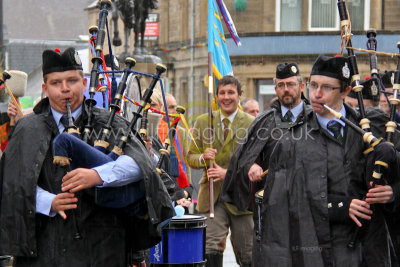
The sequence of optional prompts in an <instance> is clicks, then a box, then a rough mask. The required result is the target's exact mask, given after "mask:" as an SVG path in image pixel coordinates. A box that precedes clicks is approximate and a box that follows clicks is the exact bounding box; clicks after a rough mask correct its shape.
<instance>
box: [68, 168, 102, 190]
mask: <svg viewBox="0 0 400 267" xmlns="http://www.w3.org/2000/svg"><path fill="white" fill-rule="evenodd" d="M62 181H63V183H62V185H61V189H62V191H63V192H66V191H69V192H71V193H75V192H78V191H80V190H83V189H86V188H91V187H93V186H95V185H100V184H102V183H103V181H102V180H101V178H100V176H99V174H98V173H97V172H96V171H95V170H92V169H84V168H78V169H75V170H73V171H70V172H68V173H67V174H66V175H65V176H64V177H63V179H62Z"/></svg>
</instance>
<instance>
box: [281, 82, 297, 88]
mask: <svg viewBox="0 0 400 267" xmlns="http://www.w3.org/2000/svg"><path fill="white" fill-rule="evenodd" d="M297 85H299V83H295V82H287V83H284V82H281V83H278V84H277V85H276V88H278V89H279V90H284V89H285V87H287V88H288V89H295V88H296V86H297Z"/></svg>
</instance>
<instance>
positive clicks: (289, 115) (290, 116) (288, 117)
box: [284, 109, 293, 122]
mask: <svg viewBox="0 0 400 267" xmlns="http://www.w3.org/2000/svg"><path fill="white" fill-rule="evenodd" d="M284 119H285V121H287V122H293V113H292V112H291V111H290V109H289V110H288V111H287V112H286V114H285V117H284Z"/></svg>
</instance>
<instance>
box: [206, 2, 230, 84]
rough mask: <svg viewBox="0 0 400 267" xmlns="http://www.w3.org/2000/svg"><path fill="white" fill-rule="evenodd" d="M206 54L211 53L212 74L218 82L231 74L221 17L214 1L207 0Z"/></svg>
mask: <svg viewBox="0 0 400 267" xmlns="http://www.w3.org/2000/svg"><path fill="white" fill-rule="evenodd" d="M208 52H209V53H212V61H213V66H212V67H213V73H214V75H215V77H216V78H217V79H218V80H219V79H221V78H222V77H223V76H225V75H227V74H233V72H232V65H231V60H230V58H229V54H228V50H227V49H226V44H225V35H224V29H223V28H222V22H221V16H220V15H219V10H218V6H217V3H216V2H215V0H208Z"/></svg>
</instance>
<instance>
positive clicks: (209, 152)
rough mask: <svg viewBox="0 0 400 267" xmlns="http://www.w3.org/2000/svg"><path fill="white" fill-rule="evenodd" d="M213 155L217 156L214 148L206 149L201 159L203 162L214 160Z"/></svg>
mask: <svg viewBox="0 0 400 267" xmlns="http://www.w3.org/2000/svg"><path fill="white" fill-rule="evenodd" d="M215 155H217V150H216V149H214V148H206V150H205V151H204V153H203V156H202V157H203V159H204V160H214V159H215Z"/></svg>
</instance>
